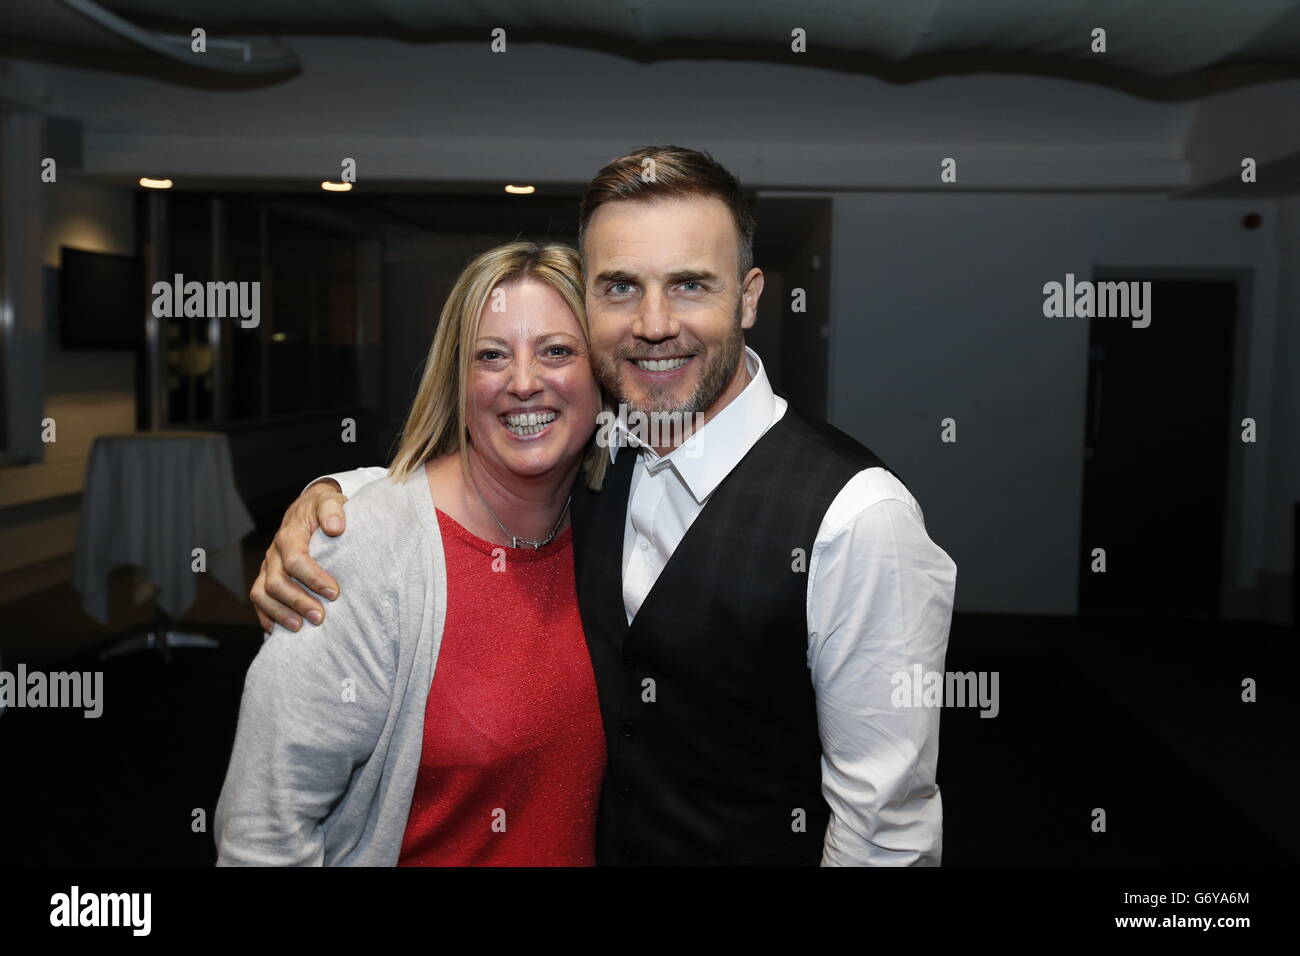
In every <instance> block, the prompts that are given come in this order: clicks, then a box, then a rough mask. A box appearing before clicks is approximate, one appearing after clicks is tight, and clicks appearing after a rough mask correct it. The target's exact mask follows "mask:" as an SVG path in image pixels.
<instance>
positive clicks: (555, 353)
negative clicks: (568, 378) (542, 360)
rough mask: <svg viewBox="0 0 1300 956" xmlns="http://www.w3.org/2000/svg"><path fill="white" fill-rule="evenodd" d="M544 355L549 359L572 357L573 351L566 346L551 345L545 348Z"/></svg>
mask: <svg viewBox="0 0 1300 956" xmlns="http://www.w3.org/2000/svg"><path fill="white" fill-rule="evenodd" d="M546 354H547V355H549V356H551V358H564V357H565V356H568V355H572V354H573V349H571V348H569V347H568V346H567V345H552V346H550V347H549V348H547V350H546Z"/></svg>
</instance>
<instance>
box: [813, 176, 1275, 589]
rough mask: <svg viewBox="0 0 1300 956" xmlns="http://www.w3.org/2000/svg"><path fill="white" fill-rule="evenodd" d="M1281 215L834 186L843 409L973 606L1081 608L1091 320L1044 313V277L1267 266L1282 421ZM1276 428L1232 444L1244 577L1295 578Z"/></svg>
mask: <svg viewBox="0 0 1300 956" xmlns="http://www.w3.org/2000/svg"><path fill="white" fill-rule="evenodd" d="M1276 206H1277V204H1276V203H1275V202H1271V201H1265V202H1262V203H1253V204H1246V203H1242V202H1236V201H1177V200H1162V199H1155V198H1148V197H1141V196H1133V197H1106V196H1060V195H1004V196H999V195H970V194H953V195H947V196H944V195H928V196H916V195H912V196H890V195H841V196H837V197H836V199H835V229H834V234H835V239H834V242H835V246H834V259H833V292H832V311H833V316H834V318H833V322H832V335H831V405H830V408H831V413H830V418H831V420H832V421H833V422H834V423H835V424H837V425H838V426H840V427H841V428H844V429H845V430H846V431H849V432H850V433H852V434H853V435H855V436H856V437H858V438H859V439H860V440H861V441H863V442H864V443H866V444H867V445H868V446H869V447H871V448H872V449H873V450H874V451H875V452H876V453H877V454H879V455H880V456H881V457H882V458H884V459H885V461H886V462H887V463H889V464H891V465H893V466H895V467H896V468H897V469H898V470H899V471H900V472H901V474H902V475H903V477H904V479H905V480H906V481H907V482H908V484H909V487H910V488H911V490H912V491H913V493H914V494H915V495H916V496H917V499H918V501H919V502H920V504H921V507H922V509H923V510H924V512H925V516H926V523H927V526H928V528H929V529H930V532H931V535H932V536H933V537H934V539H935V540H936V541H937V542H938V543H939V544H940V545H941V546H942V547H944V548H945V549H946V550H947V551H948V552H949V554H950V555H951V556H952V557H953V560H954V561H956V563H957V566H958V569H959V570H958V575H959V576H958V588H957V603H958V607H959V609H960V610H962V611H990V612H992V611H1001V612H1020V613H1039V614H1072V613H1075V612H1076V610H1077V593H1076V588H1077V575H1078V560H1079V535H1080V518H1081V510H1082V507H1081V503H1082V483H1083V458H1082V456H1083V447H1084V434H1083V432H1084V411H1085V409H1084V403H1085V400H1086V392H1087V387H1086V370H1087V347H1088V324H1087V320H1086V319H1084V320H1079V319H1048V318H1044V316H1043V313H1042V303H1043V294H1042V287H1043V284H1044V283H1046V282H1049V281H1053V280H1056V281H1064V278H1065V275H1066V273H1067V272H1073V273H1074V274H1075V275H1076V276H1077V277H1078V278H1081V279H1082V278H1086V277H1088V276H1089V275H1090V274H1091V272H1092V269H1093V267H1094V266H1146V267H1156V266H1164V267H1183V268H1186V267H1206V268H1233V267H1238V268H1251V269H1254V270H1255V288H1254V299H1253V309H1254V312H1253V315H1252V316H1249V317H1248V320H1249V321H1250V323H1251V329H1250V350H1249V353H1248V354H1247V355H1244V356H1239V360H1240V362H1241V363H1242V365H1241V369H1240V371H1241V373H1242V374H1244V375H1246V376H1247V382H1248V384H1249V388H1248V395H1249V398H1248V400H1247V406H1248V407H1247V409H1246V410H1244V411H1243V412H1242V416H1244V415H1246V414H1250V415H1253V416H1254V417H1256V418H1257V419H1259V420H1260V421H1261V422H1262V421H1265V420H1275V418H1276V416H1275V414H1274V410H1273V392H1272V383H1273V377H1274V373H1275V355H1276V352H1275V350H1276V349H1277V348H1278V346H1279V344H1280V343H1279V340H1278V334H1277V315H1278V305H1277V300H1278V283H1279V252H1278V248H1277V235H1278V216H1277V214H1276V213H1277V209H1276ZM1248 211H1258V212H1261V213H1262V214H1263V218H1264V222H1263V225H1262V226H1261V228H1259V229H1257V230H1254V231H1246V230H1243V229H1242V228H1241V227H1240V225H1239V223H1240V221H1241V218H1242V216H1243V215H1244V214H1245V213H1246V212H1248ZM1153 321H1159V318H1158V317H1156V318H1155V319H1154V320H1153ZM1292 335H1293V333H1292ZM1291 394H1294V393H1293V392H1292V393H1291ZM1235 412H1236V410H1235V409H1234V414H1235ZM1242 416H1238V417H1242ZM947 417H952V418H954V419H956V420H957V423H958V425H957V427H958V441H957V443H955V444H944V443H942V442H941V441H940V426H939V422H940V420H941V419H943V418H947ZM1281 428H1282V426H1279V427H1276V428H1271V429H1267V431H1269V434H1267V435H1264V436H1262V437H1261V440H1260V442H1259V443H1258V444H1257V445H1243V446H1242V447H1241V449H1240V450H1238V452H1237V453H1238V454H1240V455H1241V461H1240V466H1241V476H1242V485H1241V487H1240V488H1238V489H1237V490H1236V499H1235V500H1233V501H1230V502H1229V523H1230V524H1231V523H1232V520H1233V517H1234V508H1235V509H1236V511H1235V515H1236V516H1237V520H1238V522H1239V535H1240V537H1239V539H1238V541H1237V542H1236V546H1237V554H1238V558H1239V565H1238V567H1237V568H1236V569H1234V572H1235V579H1236V582H1237V583H1238V584H1239V585H1240V586H1241V587H1254V586H1255V584H1256V576H1257V574H1258V573H1259V572H1260V571H1261V570H1272V571H1274V572H1282V571H1286V572H1287V573H1289V568H1290V563H1289V560H1287V561H1283V560H1282V557H1283V556H1282V551H1281V549H1280V545H1279V542H1278V535H1279V533H1280V532H1279V528H1280V527H1281V525H1280V522H1281V521H1282V518H1283V512H1284V511H1285V510H1286V506H1285V501H1286V500H1291V499H1294V498H1295V497H1296V496H1297V492H1298V491H1300V489H1297V488H1296V487H1295V484H1294V481H1293V480H1292V481H1291V483H1290V487H1289V488H1288V487H1286V484H1287V481H1286V480H1280V475H1281V473H1280V472H1278V471H1277V470H1276V469H1275V470H1274V472H1273V473H1272V478H1273V480H1272V483H1271V484H1270V471H1269V461H1270V456H1271V455H1273V454H1274V450H1275V448H1276V445H1277V444H1278V443H1279V442H1281V443H1285V442H1286V441H1287V440H1288V438H1287V436H1288V435H1290V436H1294V434H1295V431H1294V427H1292V428H1291V430H1290V431H1289V432H1287V431H1282V430H1281ZM1230 493H1231V492H1230ZM1289 521H1290V518H1289V512H1288V513H1287V517H1286V522H1287V523H1286V525H1285V527H1289Z"/></svg>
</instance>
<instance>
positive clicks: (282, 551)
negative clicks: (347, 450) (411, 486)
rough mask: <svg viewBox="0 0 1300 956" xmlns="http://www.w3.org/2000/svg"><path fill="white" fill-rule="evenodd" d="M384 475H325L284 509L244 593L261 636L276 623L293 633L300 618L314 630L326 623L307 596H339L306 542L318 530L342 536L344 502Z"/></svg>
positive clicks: (366, 471) (370, 471)
mask: <svg viewBox="0 0 1300 956" xmlns="http://www.w3.org/2000/svg"><path fill="white" fill-rule="evenodd" d="M387 474H388V469H387V468H379V467H373V466H372V467H368V468H357V469H355V470H353V471H344V472H339V473H338V474H334V475H326V476H325V477H323V478H317V479H316V480H315V481H313V482H312V483H311V484H309V485H308V486H307V487H306V488H304V489H303V490H302V494H300V495H299V496H298V497H297V498H296V499H295V500H294V502H293V504H291V505H289V508H288V510H287V511H285V513H284V518H283V519H282V520H281V522H280V530H279V531H277V532H276V533H275V539H274V540H273V541H272V542H271V546H270V547H269V548H267V549H266V557H265V558H264V559H263V561H262V568H261V570H260V571H259V572H258V575H257V580H256V581H254V582H253V586H252V587H251V588H250V589H249V591H248V596H249V597H250V598H251V599H252V601H253V610H254V611H255V612H256V613H257V620H258V622H259V623H261V625H262V630H263V631H266V632H268V633H269V632H270V630H271V628H272V627H273V626H274V625H275V624H276V623H277V622H278V623H280V624H281V625H282V626H284V627H286V628H288V629H289V630H291V631H296V630H298V629H299V628H300V627H302V619H303V618H306V619H307V620H309V621H311V622H312V623H313V624H320V623H321V622H322V621H324V620H325V608H324V607H322V606H321V604H320V602H319V601H317V600H316V599H315V597H314V596H313V595H312V594H311V591H315V592H316V594H320V595H323V596H324V597H326V598H328V599H329V600H331V601H332V600H334V599H335V598H336V597H338V595H339V586H338V582H337V581H335V580H334V578H333V577H332V576H331V575H330V574H329V573H328V572H327V571H326V570H325V569H324V568H323V567H321V566H320V565H319V564H318V563H317V562H316V560H315V559H314V558H312V556H311V555H310V554H309V553H308V551H307V542H308V541H310V540H311V536H312V534H313V533H314V532H315V531H316V529H317V528H320V529H322V530H324V532H325V533H326V534H328V535H337V534H342V533H343V531H344V529H345V528H346V527H347V520H346V518H345V516H344V514H343V502H345V501H347V500H348V498H351V497H352V496H353V495H355V494H356V493H357V491H358V490H359V489H361V488H362V487H364V486H365V485H367V484H369V483H370V482H372V481H375V480H376V479H379V478H383V477H384V476H386V475H387ZM308 588H310V589H311V590H310V591H309V590H307V589H308Z"/></svg>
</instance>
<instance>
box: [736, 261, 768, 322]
mask: <svg viewBox="0 0 1300 956" xmlns="http://www.w3.org/2000/svg"><path fill="white" fill-rule="evenodd" d="M762 294H763V270H762V269H760V268H758V266H755V267H754V268H752V269H750V270H749V274H748V275H746V276H745V281H744V282H742V283H741V285H740V299H741V310H740V327H741V328H742V329H752V328H753V327H754V323H755V322H756V321H757V320H758V297H759V296H761V295H762Z"/></svg>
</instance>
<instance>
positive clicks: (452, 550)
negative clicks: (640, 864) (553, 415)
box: [398, 511, 605, 866]
mask: <svg viewBox="0 0 1300 956" xmlns="http://www.w3.org/2000/svg"><path fill="white" fill-rule="evenodd" d="M438 525H439V527H440V528H441V530H442V543H443V550H444V552H445V554H446V561H447V620H446V624H445V625H444V628H443V634H442V646H441V648H440V649H439V651H438V660H437V663H436V665H435V667H434V675H433V683H432V686H431V687H430V688H429V702H428V706H427V708H426V709H425V716H424V748H423V750H422V751H421V754H420V770H419V773H418V775H417V777H416V783H415V793H414V795H413V797H412V800H411V813H410V816H409V817H408V819H407V822H406V834H405V836H404V837H403V839H402V852H401V856H400V857H399V859H398V865H399V866H592V865H594V863H595V839H596V805H597V802H598V800H599V797H600V783H601V777H602V775H603V774H604V772H605V734H604V729H603V727H602V726H601V718H600V706H599V702H598V701H597V698H596V682H595V679H594V677H593V676H592V670H591V657H590V655H589V654H588V652H587V642H586V639H585V638H584V636H583V632H582V621H581V619H580V617H579V615H578V602H577V595H576V592H575V590H574V582H573V535H572V533H571V531H570V530H569V529H565V531H564V532H563V533H561V534H560V535H558V536H557V537H556V539H555V540H554V541H552V542H551V543H550V544H548V545H546V546H545V547H543V548H541V549H539V550H537V551H531V550H522V549H515V548H505V547H502V546H501V545H496V544H493V543H492V542H490V541H485V540H484V539H482V538H480V537H477V536H476V535H474V534H472V533H470V532H469V531H468V530H466V529H465V528H464V527H462V526H461V525H459V524H457V523H456V521H455V520H453V519H452V518H450V517H448V516H447V515H445V514H443V512H441V511H439V512H438Z"/></svg>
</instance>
